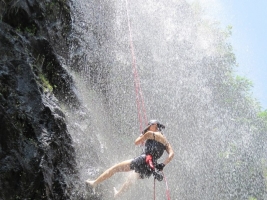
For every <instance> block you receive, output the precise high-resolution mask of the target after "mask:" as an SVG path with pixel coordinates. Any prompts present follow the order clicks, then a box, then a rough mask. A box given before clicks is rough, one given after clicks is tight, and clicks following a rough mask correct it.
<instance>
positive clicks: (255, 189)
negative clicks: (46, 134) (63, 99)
mask: <svg viewBox="0 0 267 200" xmlns="http://www.w3.org/2000/svg"><path fill="white" fill-rule="evenodd" d="M72 12H73V13H72V15H73V17H72V19H73V21H72V25H73V34H72V36H71V38H70V42H71V46H72V49H71V52H72V53H71V56H70V59H69V63H68V65H69V71H70V73H71V74H72V76H73V79H74V82H75V86H76V89H77V96H78V97H79V100H80V102H81V105H80V106H79V107H78V108H77V107H75V108H73V109H71V110H68V109H67V108H66V113H67V114H66V117H67V120H68V129H69V131H70V133H71V135H72V138H73V140H74V144H75V149H76V154H77V155H76V159H77V163H78V168H79V174H80V180H81V183H79V184H78V185H79V193H80V194H82V195H84V196H85V197H86V196H87V197H88V196H90V195H91V194H90V192H88V190H87V189H86V188H85V183H84V181H85V180H86V179H88V178H91V179H94V178H96V177H97V176H98V175H100V173H102V172H103V171H104V170H105V169H107V168H108V167H110V166H112V165H113V164H115V163H118V162H121V161H123V160H126V159H131V158H134V157H135V156H137V155H139V154H140V152H141V150H142V149H141V148H140V147H135V146H134V140H135V138H136V137H137V136H138V135H139V134H140V133H139V130H138V127H139V125H138V119H137V109H136V105H135V98H136V97H135V93H134V78H133V73H132V67H131V59H132V58H131V52H130V49H129V32H128V27H127V15H126V5H125V1H120V0H116V1H115V0H113V1H107V0H99V1H94V2H88V1H85V0H77V1H74V2H72ZM129 16H130V20H131V25H132V31H133V43H134V47H135V52H136V58H137V67H138V72H139V75H140V84H141V88H142V91H143V95H144V100H145V106H146V110H147V115H148V117H149V118H151V119H158V120H160V121H161V122H162V123H163V124H165V125H166V130H165V131H164V134H165V135H166V137H167V138H168V140H169V141H170V143H171V145H172V147H173V149H174V152H175V157H174V159H173V160H172V162H171V163H170V164H169V165H167V166H166V168H165V175H166V177H167V179H168V183H169V187H170V193H171V199H177V200H178V199H187V200H191V199H192V200H196V199H199V200H204V199H207V200H210V199H218V200H221V199H264V198H265V199H266V198H267V197H266V177H264V176H266V175H265V174H264V171H265V172H266V163H265V161H266V155H264V154H263V152H264V149H265V148H266V146H264V143H263V139H264V138H266V137H265V136H264V132H266V125H264V123H263V122H262V120H261V119H260V118H259V117H258V115H257V113H258V112H259V108H258V107H257V106H256V105H255V104H254V102H253V99H252V98H250V96H249V90H248V89H247V87H246V86H247V85H246V82H245V80H244V79H241V80H239V79H236V78H235V76H234V74H233V71H234V69H235V67H236V65H237V64H236V61H235V55H234V54H233V52H232V47H231V44H229V43H228V41H227V38H228V37H229V32H230V30H227V29H226V30H221V28H219V26H218V23H217V22H214V21H212V20H211V19H207V18H205V13H202V11H201V8H199V7H198V6H195V5H190V4H188V3H187V2H186V1H183V0H182V1H174V0H166V1H152V0H147V1H140V0H136V1H129ZM62 106H63V107H64V105H62ZM163 157H164V156H163ZM126 176H127V174H126V173H124V174H123V173H119V174H116V175H115V176H114V177H112V178H110V179H109V180H107V181H105V182H103V183H101V185H99V186H98V187H97V189H96V190H97V193H96V194H95V197H96V198H99V199H110V198H111V197H112V195H113V194H112V192H113V190H112V188H113V187H114V186H115V187H119V186H120V185H121V184H122V183H123V181H124V179H125V177H126ZM88 193H89V194H88ZM156 196H157V199H165V198H166V197H165V184H164V182H157V183H156ZM152 197H153V178H150V179H145V180H138V182H137V184H135V185H134V186H133V187H132V188H131V189H130V190H129V191H127V192H126V193H125V194H124V196H123V197H122V198H123V199H129V200H131V199H150V198H152ZM88 198H89V197H88ZM89 199H90V198H89Z"/></svg>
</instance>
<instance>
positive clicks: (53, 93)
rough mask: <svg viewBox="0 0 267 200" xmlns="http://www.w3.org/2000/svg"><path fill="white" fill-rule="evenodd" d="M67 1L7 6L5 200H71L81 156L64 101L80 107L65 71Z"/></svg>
mask: <svg viewBox="0 0 267 200" xmlns="http://www.w3.org/2000/svg"><path fill="white" fill-rule="evenodd" d="M69 10H70V8H69V6H68V1H65V0H53V1H51V0H38V1H37V0H19V1H12V0H2V1H0V199H70V198H71V193H72V192H73V187H74V180H75V176H76V175H75V173H76V172H75V165H76V164H75V159H74V157H75V154H74V148H73V147H72V139H71V137H70V135H69V133H68V131H67V127H66V123H65V117H64V114H63V112H62V110H61V108H60V107H59V106H58V101H64V102H66V103H67V104H69V105H70V104H75V105H77V104H78V101H77V98H76V95H75V93H74V89H73V81H72V79H71V76H70V75H69V74H68V72H67V70H66V68H64V66H65V63H66V60H67V59H68V55H69V48H68V41H67V37H68V35H69V34H70V30H71V16H70V11H69Z"/></svg>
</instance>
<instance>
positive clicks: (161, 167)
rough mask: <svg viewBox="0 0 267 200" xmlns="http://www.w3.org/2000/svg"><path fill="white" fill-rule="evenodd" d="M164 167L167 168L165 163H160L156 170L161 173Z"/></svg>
mask: <svg viewBox="0 0 267 200" xmlns="http://www.w3.org/2000/svg"><path fill="white" fill-rule="evenodd" d="M164 167H165V164H164V163H160V164H157V165H156V169H157V170H159V171H162V170H163V168H164Z"/></svg>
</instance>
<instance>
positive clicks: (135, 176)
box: [114, 172, 140, 198]
mask: <svg viewBox="0 0 267 200" xmlns="http://www.w3.org/2000/svg"><path fill="white" fill-rule="evenodd" d="M138 178H140V175H139V174H138V173H136V172H133V173H131V174H130V175H129V176H128V178H127V180H126V181H125V183H124V184H123V185H122V186H121V188H120V189H119V191H117V190H116V188H115V187H114V197H115V198H116V197H118V196H120V195H121V194H122V193H123V192H125V191H126V190H128V188H129V187H130V186H131V185H132V184H133V183H134V182H135V181H136V180H137V179H138Z"/></svg>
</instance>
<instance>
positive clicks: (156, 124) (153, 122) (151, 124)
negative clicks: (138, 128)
mask: <svg viewBox="0 0 267 200" xmlns="http://www.w3.org/2000/svg"><path fill="white" fill-rule="evenodd" d="M154 128H156V131H161V130H162V129H164V128H165V126H164V125H163V124H161V123H160V122H159V121H158V120H156V119H152V120H150V121H149V122H148V124H147V127H146V128H145V129H144V130H143V132H142V134H145V133H146V132H147V131H148V130H150V129H154Z"/></svg>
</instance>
